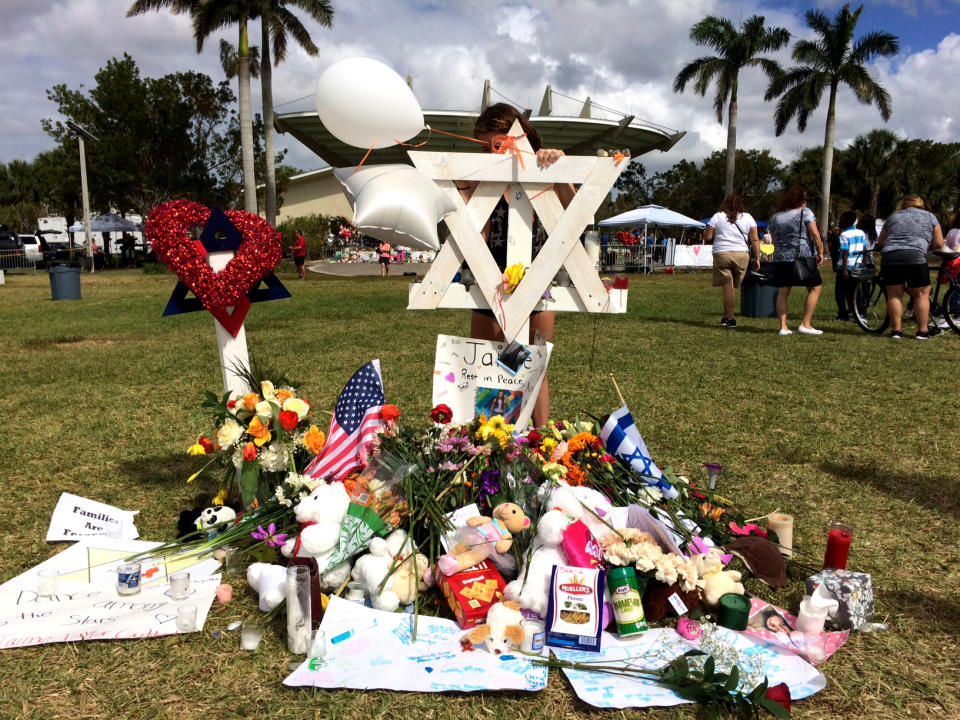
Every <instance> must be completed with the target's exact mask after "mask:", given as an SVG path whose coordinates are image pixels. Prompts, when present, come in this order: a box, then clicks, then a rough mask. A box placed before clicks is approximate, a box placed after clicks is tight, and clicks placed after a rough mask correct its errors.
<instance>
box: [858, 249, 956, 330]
mask: <svg viewBox="0 0 960 720" xmlns="http://www.w3.org/2000/svg"><path fill="white" fill-rule="evenodd" d="M874 252H876V251H874ZM933 254H934V255H937V256H939V257H940V258H941V260H942V261H943V262H942V264H941V265H939V266H938V267H931V268H930V269H931V270H936V271H937V284H936V289H935V290H934V293H933V297H931V298H930V320H931V321H933V322H932V324H931V325H930V332H931V334H937V333H939V332H941V331H942V330H945V329H946V328H942V327H940V326H939V323H938V322H936V321H935V320H936V319H937V318H942V319H943V320H945V321H946V323H947V325H948V326H949V327H950V329H952V330H953V331H954V332H955V333H957V334H958V335H960V274H958V275H957V276H956V277H953V278H951V277H949V276H948V275H947V273H946V272H945V271H944V266H945V265H946V264H947V263H948V262H950V261H951V260H953V259H955V258H957V257H960V253H951V252H945V251H943V250H935V251H934V253H933ZM850 274H851V275H852V276H853V277H854V278H856V279H857V284H856V287H855V288H854V291H853V317H854V320H856V323H857V325H859V326H860V328H861V329H862V330H863V331H864V332H866V333H869V334H871V335H879V334H881V333H882V332H883V331H884V330H886V329H887V328H888V327H889V326H890V315H889V314H888V312H887V288H886V285H885V283H884V282H883V277H882V276H881V275H880V274H879V273H878V272H877V269H876V266H875V265H874V266H861V267H858V268H855V269H853V270H851V271H850ZM944 286H946V288H947V290H946V292H944V295H943V300H940V290H941V288H942V287H944Z"/></svg>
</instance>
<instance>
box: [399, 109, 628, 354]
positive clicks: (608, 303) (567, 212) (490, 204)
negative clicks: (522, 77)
mask: <svg viewBox="0 0 960 720" xmlns="http://www.w3.org/2000/svg"><path fill="white" fill-rule="evenodd" d="M510 135H511V136H513V137H514V138H519V139H518V140H517V141H516V147H517V152H507V153H504V154H481V153H445V152H425V151H419V150H411V151H409V155H410V159H411V160H412V161H413V164H414V165H415V166H416V168H417V169H418V170H420V171H421V172H422V173H424V174H425V175H426V176H427V177H429V178H430V179H431V180H433V181H435V182H436V183H437V185H438V186H439V187H440V189H441V190H443V191H444V192H445V193H446V194H447V195H448V196H449V197H450V199H451V200H452V201H453V202H454V204H455V205H456V208H457V210H456V211H455V212H454V213H452V214H450V215H448V216H447V217H446V218H445V222H446V223H447V227H448V228H449V230H450V238H449V239H448V240H447V242H446V243H444V244H443V246H442V247H441V248H440V252H439V253H437V257H436V259H435V260H434V261H433V264H432V266H431V267H430V270H429V271H428V272H427V274H426V275H425V276H424V278H423V280H422V281H421V282H419V283H413V284H412V285H411V287H410V296H409V299H408V305H407V308H408V309H410V310H434V309H436V308H473V309H492V310H493V314H494V317H495V318H496V319H497V322H498V323H499V324H500V326H501V328H502V329H503V334H504V337H505V338H506V340H507V341H508V342H509V341H510V340H512V339H514V338H518V337H519V341H520V342H521V343H524V344H525V343H526V342H527V339H528V331H529V330H528V328H529V321H530V313H532V312H534V311H536V310H558V311H565V312H592V313H624V312H626V311H627V291H626V290H612V289H611V290H610V291H609V292H608V291H607V288H606V287H604V285H603V283H602V282H601V281H600V276H599V275H598V273H597V270H596V269H595V268H594V265H593V263H592V262H591V261H590V258H589V257H588V255H587V252H586V250H584V248H583V245H582V244H581V243H580V234H581V233H582V232H583V229H584V228H585V227H586V225H587V223H588V222H590V221H591V219H592V218H593V215H594V213H595V212H596V211H597V208H598V207H600V204H601V203H602V202H603V200H604V198H606V196H607V193H608V192H609V191H610V188H611V187H612V186H613V184H614V182H616V180H617V178H618V177H619V176H620V173H621V172H623V170H625V169H626V167H627V164H628V163H627V161H626V160H625V159H623V158H621V159H620V161H619V162H618V161H617V159H616V158H613V157H582V156H569V157H562V158H560V159H559V160H557V161H556V162H555V163H554V164H553V165H550V166H549V167H546V168H538V167H537V161H536V156H535V155H534V154H533V150H532V148H531V146H530V142H529V141H528V140H527V138H526V137H520V136H522V135H523V130H522V129H521V127H520V123H519V122H514V124H513V127H512V128H511V129H510ZM521 159H522V163H523V164H522V165H521ZM458 182H460V183H463V182H478V183H479V184H478V186H477V189H476V191H475V192H474V193H473V196H472V197H471V198H470V201H469V202H468V203H464V201H463V198H462V197H461V196H460V193H459V191H458V190H457V187H456V186H457V183H458ZM555 183H573V184H575V185H579V186H580V187H579V189H578V190H577V193H576V195H575V196H574V198H573V200H572V201H571V202H570V205H569V206H568V207H567V208H566V209H564V208H563V205H562V204H561V203H560V199H559V198H558V197H557V194H556V192H555V191H554V189H553V185H554V184H555ZM505 191H506V192H508V196H507V197H508V199H509V204H510V209H509V214H508V219H507V228H508V229H507V265H508V266H510V265H513V264H514V263H517V262H519V263H522V264H523V266H524V267H525V268H527V272H526V273H525V274H524V276H523V279H522V280H521V281H520V284H519V285H517V287H516V289H515V290H514V291H513V293H512V294H509V295H505V296H501V297H498V294H497V288H498V287H499V286H500V284H501V281H502V273H501V271H500V269H499V268H498V267H497V264H496V262H495V261H494V259H493V255H492V253H491V252H490V249H489V248H488V247H487V245H486V243H485V242H484V240H483V236H482V235H481V231H482V230H483V227H484V225H486V223H487V219H488V218H489V217H490V215H491V214H492V213H493V210H494V209H495V208H496V206H497V203H498V202H499V201H500V198H501V197H502V196H503V195H504V192H505ZM534 211H536V214H537V217H539V218H540V222H541V223H542V224H543V227H544V229H545V230H546V232H547V241H546V242H545V243H544V245H543V247H542V248H541V250H540V253H539V254H538V255H537V257H536V259H535V260H533V259H532V247H533V242H532V238H533V213H534ZM464 261H466V263H467V267H468V268H469V269H470V271H471V272H472V273H473V276H474V278H475V279H476V284H475V285H472V286H470V288H469V289H468V288H467V287H466V286H464V285H462V284H460V283H455V282H453V278H454V276H455V275H456V274H457V272H458V271H459V269H460V266H461V264H462V263H463V262H464ZM560 268H565V269H566V270H567V272H568V273H569V275H570V280H571V281H572V283H573V285H572V287H554V288H551V287H550V284H551V282H552V281H553V279H554V277H555V276H556V274H557V271H558V270H560ZM548 289H549V290H550V294H551V296H552V300H545V299H544V297H543V295H544V293H545V292H546V291H547V290H548ZM501 306H502V309H503V311H502V313H501Z"/></svg>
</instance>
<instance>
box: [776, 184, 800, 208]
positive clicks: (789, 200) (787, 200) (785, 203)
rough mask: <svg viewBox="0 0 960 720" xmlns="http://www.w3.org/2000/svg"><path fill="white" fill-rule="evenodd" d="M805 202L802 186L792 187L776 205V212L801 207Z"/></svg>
mask: <svg viewBox="0 0 960 720" xmlns="http://www.w3.org/2000/svg"><path fill="white" fill-rule="evenodd" d="M806 201H807V191H806V189H805V188H804V187H803V186H802V185H794V186H793V187H792V188H790V189H789V190H787V191H786V192H785V193H784V194H783V196H782V197H781V198H780V203H779V204H778V205H777V212H783V211H784V210H793V209H794V208H798V207H800V206H801V205H803V204H804V203H805V202H806Z"/></svg>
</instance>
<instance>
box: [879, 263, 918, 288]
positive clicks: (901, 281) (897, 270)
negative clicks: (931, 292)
mask: <svg viewBox="0 0 960 720" xmlns="http://www.w3.org/2000/svg"><path fill="white" fill-rule="evenodd" d="M880 276H881V277H882V278H883V282H884V284H885V285H887V286H890V285H906V286H907V287H908V288H924V287H930V268H928V267H927V264H926V263H911V264H910V265H887V264H885V263H884V264H882V265H881V266H880Z"/></svg>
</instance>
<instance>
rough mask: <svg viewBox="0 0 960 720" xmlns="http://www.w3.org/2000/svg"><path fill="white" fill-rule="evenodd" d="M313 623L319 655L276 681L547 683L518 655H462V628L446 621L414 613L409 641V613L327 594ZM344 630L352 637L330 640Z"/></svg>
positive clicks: (435, 687) (401, 686) (537, 686)
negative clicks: (320, 639) (321, 645)
mask: <svg viewBox="0 0 960 720" xmlns="http://www.w3.org/2000/svg"><path fill="white" fill-rule="evenodd" d="M374 623H375V624H374ZM320 628H321V629H322V630H323V631H324V632H325V633H326V636H327V655H326V657H324V658H322V659H310V658H308V659H307V660H306V661H305V662H304V663H303V664H302V665H300V667H298V668H297V669H296V670H294V672H293V673H292V674H291V675H290V676H289V677H288V678H287V679H286V680H284V681H283V684H284V685H287V686H289V687H298V686H308V687H309V686H313V687H322V688H353V689H356V690H372V689H385V690H404V691H408V692H448V691H453V692H475V691H479V690H529V691H536V690H542V689H543V688H545V687H546V685H547V668H545V667H535V666H534V665H533V664H531V662H530V661H529V660H528V659H527V658H526V657H524V656H523V655H521V654H519V653H517V654H516V655H509V654H508V655H499V656H495V655H493V654H491V653H488V652H486V651H485V650H483V649H481V648H480V647H479V646H477V647H476V649H474V650H473V651H470V652H465V651H464V649H463V648H462V647H461V645H460V638H461V637H462V636H463V635H464V634H466V631H464V630H461V629H460V628H459V627H458V626H457V624H456V623H455V622H453V621H452V620H444V619H442V618H435V617H427V616H423V615H421V616H420V618H419V619H418V621H417V641H416V642H413V640H412V637H413V615H409V614H407V613H391V612H384V611H382V610H373V609H371V608H367V607H364V606H363V605H359V604H357V603H352V602H349V601H347V600H342V599H341V598H338V597H336V596H331V598H330V604H329V605H328V606H327V610H326V612H325V613H324V616H323V622H322V623H321V624H320ZM351 630H353V631H354V632H355V634H354V635H352V636H351V637H347V638H346V639H343V640H337V637H338V636H339V635H341V634H342V633H347V632H349V631H351Z"/></svg>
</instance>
